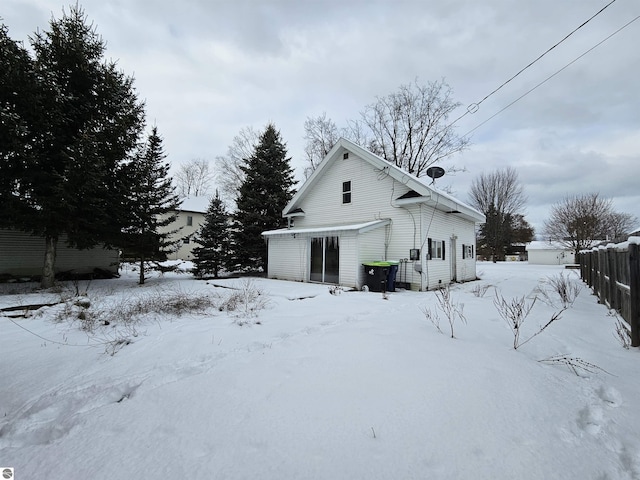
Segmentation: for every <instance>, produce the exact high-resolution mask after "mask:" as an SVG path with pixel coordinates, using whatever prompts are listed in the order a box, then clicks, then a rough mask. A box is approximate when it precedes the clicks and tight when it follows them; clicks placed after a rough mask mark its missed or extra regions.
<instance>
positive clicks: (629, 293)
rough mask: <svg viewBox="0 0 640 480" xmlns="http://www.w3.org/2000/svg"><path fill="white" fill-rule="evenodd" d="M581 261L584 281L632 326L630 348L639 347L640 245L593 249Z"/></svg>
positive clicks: (580, 257) (581, 255)
mask: <svg viewBox="0 0 640 480" xmlns="http://www.w3.org/2000/svg"><path fill="white" fill-rule="evenodd" d="M634 238H635V237H634ZM630 240H631V239H630ZM578 261H579V263H580V276H581V277H582V280H584V281H585V282H586V283H587V285H589V286H590V287H591V288H592V289H593V291H594V293H595V294H596V295H597V296H598V299H599V300H600V303H602V304H604V305H607V306H608V307H609V308H610V309H612V310H615V311H616V312H618V313H619V314H620V316H621V317H622V318H623V319H624V320H625V321H626V322H627V323H628V324H629V327H630V330H631V345H632V346H633V347H638V346H640V245H639V244H638V243H636V242H635V241H629V242H624V243H619V244H616V245H611V244H610V245H608V246H607V247H598V248H594V249H592V250H588V251H583V252H580V253H579V254H578Z"/></svg>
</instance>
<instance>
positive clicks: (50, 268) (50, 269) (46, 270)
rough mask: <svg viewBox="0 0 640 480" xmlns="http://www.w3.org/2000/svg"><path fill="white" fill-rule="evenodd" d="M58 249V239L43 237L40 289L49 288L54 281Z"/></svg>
mask: <svg viewBox="0 0 640 480" xmlns="http://www.w3.org/2000/svg"><path fill="white" fill-rule="evenodd" d="M57 248H58V237H52V236H51V235H45V237H44V266H43V267H42V278H41V279H40V287H42V288H51V287H53V283H54V282H55V280H56V271H55V266H56V250H57Z"/></svg>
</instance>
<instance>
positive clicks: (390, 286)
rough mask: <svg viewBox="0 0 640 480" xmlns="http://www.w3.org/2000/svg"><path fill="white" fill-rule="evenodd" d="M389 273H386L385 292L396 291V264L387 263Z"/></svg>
mask: <svg viewBox="0 0 640 480" xmlns="http://www.w3.org/2000/svg"><path fill="white" fill-rule="evenodd" d="M388 263H389V272H388V273H387V292H395V291H396V274H397V273H398V262H388Z"/></svg>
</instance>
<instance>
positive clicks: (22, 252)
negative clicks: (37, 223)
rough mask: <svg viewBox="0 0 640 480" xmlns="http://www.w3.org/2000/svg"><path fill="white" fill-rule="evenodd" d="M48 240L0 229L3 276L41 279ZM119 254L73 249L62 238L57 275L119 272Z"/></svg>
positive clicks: (57, 262)
mask: <svg viewBox="0 0 640 480" xmlns="http://www.w3.org/2000/svg"><path fill="white" fill-rule="evenodd" d="M44 246H45V245H44V238H42V237H36V236H32V235H29V234H28V233H24V232H19V231H15V230H5V229H0V275H2V274H6V275H12V276H21V275H24V276H32V275H35V276H37V275H41V274H42V266H43V264H44ZM118 267H119V252H118V251H117V250H109V249H105V248H102V247H97V248H90V249H86V250H77V249H75V248H69V247H68V246H67V244H66V236H62V237H60V239H59V240H58V247H57V253H56V264H55V271H56V273H59V272H71V271H73V272H74V273H90V272H92V271H93V270H94V269H96V268H99V269H101V270H107V271H110V272H113V273H117V272H118Z"/></svg>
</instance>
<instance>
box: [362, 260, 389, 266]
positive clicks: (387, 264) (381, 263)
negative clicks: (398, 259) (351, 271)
mask: <svg viewBox="0 0 640 480" xmlns="http://www.w3.org/2000/svg"><path fill="white" fill-rule="evenodd" d="M363 265H365V266H367V267H388V266H389V265H391V264H390V263H389V262H382V261H380V262H367V263H363Z"/></svg>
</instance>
